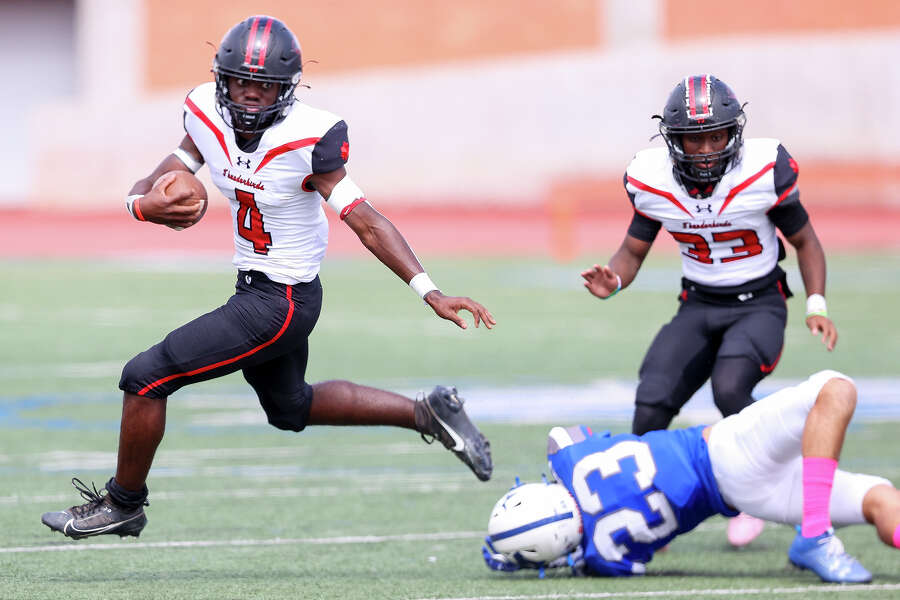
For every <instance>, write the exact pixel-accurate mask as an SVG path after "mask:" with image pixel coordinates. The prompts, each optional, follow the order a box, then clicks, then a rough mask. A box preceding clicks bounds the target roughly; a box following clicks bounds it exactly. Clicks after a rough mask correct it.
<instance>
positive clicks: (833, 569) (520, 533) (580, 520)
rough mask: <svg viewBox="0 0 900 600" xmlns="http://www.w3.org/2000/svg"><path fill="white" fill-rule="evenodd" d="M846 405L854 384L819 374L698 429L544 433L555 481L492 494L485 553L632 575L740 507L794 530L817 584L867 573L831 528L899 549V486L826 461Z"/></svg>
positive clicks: (519, 563) (800, 562)
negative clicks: (868, 532)
mask: <svg viewBox="0 0 900 600" xmlns="http://www.w3.org/2000/svg"><path fill="white" fill-rule="evenodd" d="M855 407H856V387H855V386H854V384H853V382H852V381H851V380H850V379H849V378H847V377H846V376H844V375H842V374H841V373H838V372H836V371H822V372H820V373H816V374H815V375H813V376H812V377H810V378H809V379H807V380H806V381H804V382H803V383H801V384H799V385H796V386H792V387H788V388H784V389H782V390H780V391H778V392H776V393H774V394H772V395H770V396H767V397H766V398H763V399H761V400H759V401H758V402H756V403H754V404H752V405H751V406H748V407H747V408H745V409H744V410H743V411H741V412H740V413H738V414H736V415H732V416H730V417H726V418H725V419H722V420H721V421H719V422H718V423H716V424H715V425H713V426H711V427H709V426H706V427H705V426H700V427H693V428H690V429H676V430H672V431H665V430H663V431H651V432H649V433H646V434H644V435H642V436H637V435H634V434H619V435H614V436H611V435H610V434H609V433H608V432H604V433H599V434H598V433H594V432H592V431H591V430H590V428H588V427H584V426H580V427H570V428H563V427H554V428H553V429H552V430H551V431H550V439H549V442H548V446H547V455H548V459H549V461H550V469H551V473H552V474H553V476H554V478H555V479H556V480H557V481H555V482H551V483H547V482H545V483H531V484H525V485H517V486H516V487H514V488H512V489H511V490H510V491H509V493H507V494H506V495H505V496H504V497H502V498H501V499H500V500H499V501H498V502H497V504H496V505H495V506H494V509H493V511H492V514H491V517H490V521H489V524H488V534H489V535H488V537H487V540H486V541H487V546H486V547H485V548H484V549H483V555H484V559H485V561H486V562H487V565H488V566H489V567H490V568H491V569H494V570H498V571H515V570H518V569H521V568H537V569H543V568H548V567H567V566H568V567H573V568H574V571H575V573H577V574H587V575H600V576H622V575H640V574H643V573H644V572H645V570H646V566H647V563H649V562H650V560H651V559H652V558H653V553H654V552H656V551H657V550H659V549H660V548H662V547H664V546H665V545H666V544H668V543H669V542H670V541H671V540H672V539H673V538H675V537H676V536H678V535H681V534H683V533H687V532H688V531H690V530H692V529H693V528H694V527H696V526H697V525H699V524H700V523H701V522H703V521H704V520H706V519H707V518H709V517H711V516H713V515H716V514H722V515H726V516H731V515H734V514H736V512H737V511H744V512H746V513H748V514H751V515H754V516H756V517H759V518H761V519H766V520H769V521H775V522H779V523H786V524H790V525H800V530H799V531H798V532H797V535H796V536H795V538H794V541H793V543H792V544H791V547H790V549H789V551H788V558H789V560H790V561H791V562H792V563H793V564H794V565H796V566H798V567H800V568H803V569H809V570H811V571H813V572H814V573H816V574H817V575H818V576H819V577H820V578H821V579H822V580H823V581H826V582H835V583H863V582H867V581H870V580H871V579H872V575H871V574H870V573H869V572H868V571H867V570H866V569H865V568H864V567H863V566H862V565H860V564H859V562H857V561H856V559H854V558H853V557H852V556H850V555H849V554H847V553H846V552H845V551H844V547H843V545H842V544H841V541H840V540H839V539H838V538H837V536H836V535H835V534H834V529H833V528H832V523H834V524H835V525H837V526H841V525H854V524H862V523H870V524H872V525H874V526H875V529H876V531H877V534H878V537H879V538H880V539H881V541H882V542H883V543H884V544H886V545H887V546H891V547H894V548H900V491H898V490H897V489H895V488H894V486H893V485H892V484H891V483H890V482H889V481H888V480H886V479H884V478H882V477H876V476H873V475H864V474H859V473H849V472H846V471H842V470H839V469H837V461H838V458H839V456H840V452H841V448H842V446H843V443H844V435H845V433H846V431H847V426H848V425H849V423H850V420H851V418H852V416H853V412H854V410H855Z"/></svg>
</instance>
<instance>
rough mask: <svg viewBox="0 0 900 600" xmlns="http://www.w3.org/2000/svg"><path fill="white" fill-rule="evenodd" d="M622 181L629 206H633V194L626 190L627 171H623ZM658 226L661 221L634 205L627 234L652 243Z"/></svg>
mask: <svg viewBox="0 0 900 600" xmlns="http://www.w3.org/2000/svg"><path fill="white" fill-rule="evenodd" d="M622 181H623V183H624V184H625V193H626V194H628V200H630V201H631V206H632V207H634V194H632V193H631V192H629V191H628V172H626V173H625V176H624V177H623V178H622ZM660 227H662V223H660V222H659V221H656V220H654V219H651V218H650V217H648V216H646V215H643V214H641V213H639V212H638V209H637V208H636V207H635V208H634V216H633V217H631V224H630V225H628V235H630V236H631V237H633V238H637V239H639V240H641V241H642V242H650V243H652V242H653V240H655V239H656V234H658V233H659V229H660Z"/></svg>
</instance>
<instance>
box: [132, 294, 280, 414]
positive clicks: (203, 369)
mask: <svg viewBox="0 0 900 600" xmlns="http://www.w3.org/2000/svg"><path fill="white" fill-rule="evenodd" d="M284 287H285V290H286V294H285V297H286V298H287V301H288V311H287V315H286V316H285V317H284V323H282V325H281V329H279V330H278V333H276V334H275V335H274V337H272V339H270V340H269V341H267V342H264V343H262V344H260V345H259V346H256V347H255V348H252V349H250V350H247V351H246V352H244V353H243V354H239V355H237V356H235V357H232V358H229V359H226V360H220V361H219V362H217V363H213V364H211V365H206V366H205V367H200V368H198V369H194V370H193V371H187V372H185V373H175V374H174V375H169V376H167V377H163V378H162V379H157V380H156V381H154V382H152V383H149V384H147V385H146V386H144V388H143V389H141V391H139V392H138V393H137V395H138V396H143V395H144V394H146V393H147V392H149V391H150V390H152V389H153V388H155V387H157V386H160V385H162V384H164V383H167V382H169V381H172V380H173V379H178V378H179V377H191V376H192V375H199V374H200V373H206V372H207V371H212V370H213V369H218V368H219V367H224V366H225V365H230V364H232V363H234V362H237V361H239V360H241V359H242V358H245V357H247V356H250V355H252V354H256V353H257V352H259V351H260V350H262V349H263V348H265V347H266V346H271V345H272V344H274V343H275V342H276V341H277V340H278V338H280V337H281V336H282V335H283V334H284V332H285V331H286V330H287V328H288V325H290V324H291V319H292V318H293V316H294V302H293V300H292V299H291V296H292V291H293V290H292V288H291V286H289V285H286V286H284Z"/></svg>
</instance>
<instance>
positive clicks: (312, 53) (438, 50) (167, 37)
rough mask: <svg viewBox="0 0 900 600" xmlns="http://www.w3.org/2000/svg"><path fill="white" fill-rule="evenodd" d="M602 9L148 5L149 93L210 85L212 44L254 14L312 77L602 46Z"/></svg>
mask: <svg viewBox="0 0 900 600" xmlns="http://www.w3.org/2000/svg"><path fill="white" fill-rule="evenodd" d="M245 6H246V8H245ZM599 6H601V4H600V2H599V1H598V0H553V2H547V1H546V0H489V1H486V0H453V1H448V0H378V2H367V1H360V0H323V1H318V2H313V1H309V0H305V1H275V0H262V1H259V2H252V3H246V4H245V5H244V4H241V3H224V4H223V3H222V2H221V1H220V0H192V1H191V2H185V3H177V4H176V3H173V2H171V1H170V0H145V9H146V17H147V20H146V22H147V28H148V31H147V38H146V39H147V52H146V57H147V59H146V60H147V82H146V87H147V88H148V89H150V90H154V89H156V90H159V89H171V88H173V87H176V88H177V87H185V88H188V87H191V86H194V85H196V84H197V83H198V82H200V81H205V80H206V79H207V78H208V77H209V70H210V65H211V64H212V57H213V54H214V53H215V50H214V49H213V47H212V46H210V45H208V44H207V43H206V42H207V41H208V42H211V43H212V44H215V45H218V43H219V41H220V40H221V39H222V36H223V35H224V34H225V32H226V31H228V29H229V28H230V27H231V26H232V25H234V24H235V23H237V22H239V21H241V20H243V19H245V18H246V17H248V16H251V14H271V15H273V16H275V17H278V18H279V19H281V20H282V21H284V22H285V23H286V24H287V25H288V27H290V28H291V29H292V30H293V31H294V33H295V34H296V35H297V37H298V38H299V40H300V45H301V47H302V49H303V58H304V60H311V59H312V60H316V61H318V62H317V64H312V65H308V67H307V69H306V74H307V76H312V75H315V74H330V73H334V72H337V71H342V70H348V69H357V68H363V67H371V66H382V65H391V66H393V65H416V64H428V63H434V62H445V61H452V60H457V59H471V58H481V57H492V56H503V55H513V54H521V53H535V52H542V51H552V50H562V49H572V48H585V47H591V46H596V45H598V44H600V43H601V40H600V39H599V36H600V33H599V32H601V31H602V30H603V23H602V21H601V16H600V14H599V10H598V7H599ZM250 10H252V11H254V12H253V13H248V12H247V11H250Z"/></svg>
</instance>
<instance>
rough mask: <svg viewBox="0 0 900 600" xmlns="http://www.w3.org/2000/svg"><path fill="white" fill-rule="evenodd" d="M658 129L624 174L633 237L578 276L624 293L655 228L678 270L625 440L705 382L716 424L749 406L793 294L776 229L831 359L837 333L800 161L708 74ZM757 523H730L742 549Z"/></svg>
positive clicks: (600, 293) (657, 423) (771, 360)
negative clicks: (669, 313)
mask: <svg viewBox="0 0 900 600" xmlns="http://www.w3.org/2000/svg"><path fill="white" fill-rule="evenodd" d="M657 118H659V119H660V124H659V131H660V135H662V137H663V139H664V140H665V142H666V148H662V147H657V148H650V149H647V150H643V151H641V152H638V153H637V154H636V155H635V157H634V159H633V160H632V162H631V164H630V165H629V166H628V169H627V170H626V172H625V189H626V191H627V193H628V197H629V199H630V200H631V203H632V205H633V207H634V216H633V218H632V221H631V224H630V226H629V227H628V233H627V234H626V236H625V240H624V241H623V242H622V245H621V246H620V247H619V249H618V250H617V251H616V252H615V254H613V256H612V258H610V260H609V263H608V264H607V265H604V266H602V267H601V266H599V265H594V266H593V267H592V268H590V269H587V270H585V271H584V272H583V273H582V274H581V275H582V277H583V278H584V285H585V287H587V289H588V290H589V291H590V292H591V293H592V294H593V295H595V296H597V297H598V298H601V299H606V298H609V297H611V296H613V295H615V294H616V293H617V292H618V291H620V290H621V289H624V288H626V287H628V285H629V284H631V282H632V281H634V278H635V277H636V276H637V273H638V270H639V269H640V267H641V264H642V263H643V262H644V258H645V257H646V256H647V253H648V252H649V251H650V247H651V246H652V244H653V241H654V240H655V239H656V236H657V234H658V233H659V230H660V229H661V228H662V227H665V229H666V230H667V231H668V232H669V233H670V234H671V235H672V237H673V238H675V240H676V241H677V242H678V244H679V246H680V249H681V255H682V266H683V275H684V276H683V278H682V290H681V294H680V295H679V303H680V306H679V309H678V312H677V314H676V315H675V317H674V318H673V319H672V320H671V321H670V322H669V323H668V324H666V325H665V326H664V327H663V328H662V329H661V330H660V331H659V333H658V334H657V335H656V338H655V339H654V340H653V343H652V344H651V346H650V348H649V350H648V351H647V354H646V356H645V357H644V360H643V363H642V364H641V367H640V371H639V374H640V382H639V384H638V388H637V393H636V397H635V411H634V420H633V423H632V432H633V433H636V434H638V435H640V434H643V433H646V432H648V431H652V430H654V429H665V428H666V427H668V426H669V424H670V423H671V422H672V419H673V418H674V417H675V415H677V414H678V412H679V411H680V410H681V407H682V406H684V404H685V403H686V402H687V401H688V400H689V399H690V398H691V396H692V395H693V394H694V393H695V392H696V391H697V390H698V389H699V388H700V386H702V385H703V383H704V382H705V381H706V380H707V379H710V380H711V385H712V392H713V398H714V401H715V404H716V406H717V407H718V408H719V410H720V411H721V413H722V416H728V415H732V414H735V413H737V412H739V411H740V410H741V409H743V408H744V407H746V406H748V405H749V404H750V403H751V402H753V396H752V392H753V388H754V387H755V386H756V384H757V383H759V381H760V380H761V379H763V378H764V377H766V376H767V375H768V374H769V373H771V372H772V371H773V370H774V369H775V366H776V365H777V364H778V359H779V358H780V356H781V351H782V348H783V345H784V328H785V325H786V323H787V304H786V302H785V300H786V299H787V298H788V297H790V295H791V293H790V290H789V289H788V287H787V281H786V275H785V272H784V271H783V270H782V269H781V268H780V267H779V266H778V261H779V260H781V258H783V257H784V247H783V245H782V243H781V240H780V238H779V237H778V235H777V233H776V228H777V229H778V230H780V231H781V233H782V234H783V235H784V236H785V238H786V239H787V241H788V242H789V243H790V244H791V245H792V246H793V247H794V248H795V249H796V251H797V261H798V263H799V267H800V274H801V276H802V278H803V284H804V287H805V288H806V295H807V303H806V307H807V308H806V325H807V327H809V329H810V331H811V332H812V333H813V334H814V335H817V334H820V335H821V336H822V341H823V342H824V344H825V346H826V347H827V348H828V350H832V349H833V348H834V345H835V342H836V341H837V329H836V328H835V326H834V323H832V321H831V319H829V318H828V314H827V310H826V305H825V296H824V295H825V253H824V252H823V250H822V246H821V244H820V243H819V240H818V237H817V236H816V233H815V230H814V229H813V226H812V223H811V222H810V220H809V216H808V215H807V213H806V210H805V209H804V208H803V205H802V204H801V203H800V193H799V190H798V188H797V172H798V168H797V163H796V162H795V161H794V159H793V158H792V157H791V155H790V154H789V153H788V151H787V150H786V149H785V148H784V146H782V145H781V143H780V142H779V141H778V140H776V139H769V138H755V139H748V140H744V139H743V130H744V123H745V116H744V111H743V106H742V105H741V104H740V102H739V101H738V99H737V97H735V94H734V92H732V90H731V88H729V87H728V86H727V85H726V84H725V83H724V82H722V81H721V80H719V79H717V78H715V77H713V76H712V75H708V74H707V75H696V76H692V77H685V79H684V80H683V81H682V82H680V83H679V84H678V85H677V86H676V87H675V89H674V90H673V91H672V93H671V94H670V96H669V99H668V101H667V102H666V106H665V109H664V110H663V114H662V116H658V117H657ZM762 526H763V524H762V522H759V521H753V520H750V519H745V518H743V515H742V516H741V517H739V518H738V519H735V520H733V521H732V523H731V524H730V527H729V536H728V537H729V541H730V542H731V543H732V544H734V545H736V546H741V545H745V544H747V543H749V542H750V541H751V540H752V539H753V538H755V537H756V536H757V535H759V532H760V531H761V530H762Z"/></svg>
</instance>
